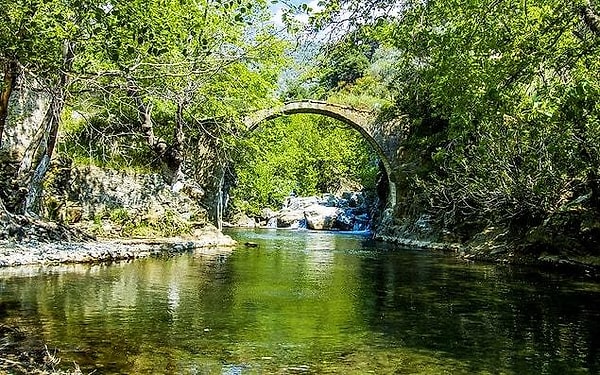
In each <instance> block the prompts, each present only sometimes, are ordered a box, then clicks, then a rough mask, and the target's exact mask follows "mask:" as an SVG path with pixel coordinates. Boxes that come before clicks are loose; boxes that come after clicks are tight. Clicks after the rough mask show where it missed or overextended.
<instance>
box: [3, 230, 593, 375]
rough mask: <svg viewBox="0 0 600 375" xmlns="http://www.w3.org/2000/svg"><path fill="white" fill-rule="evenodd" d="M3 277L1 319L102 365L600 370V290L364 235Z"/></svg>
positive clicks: (286, 240)
mask: <svg viewBox="0 0 600 375" xmlns="http://www.w3.org/2000/svg"><path fill="white" fill-rule="evenodd" d="M230 234H231V235H232V236H234V237H235V238H236V239H238V240H239V242H240V243H244V242H252V243H256V244H257V245H258V246H257V247H251V248H250V247H244V246H240V247H239V248H237V249H236V250H234V251H233V252H231V253H222V252H221V253H219V252H216V253H200V252H199V253H195V254H186V255H182V256H178V257H175V258H171V259H146V260H140V261H135V262H130V263H127V262H124V263H118V264H114V265H110V266H108V265H92V266H89V265H74V266H61V267H58V268H35V269H31V268H30V269H25V268H22V269H3V270H0V306H1V307H2V309H1V310H0V313H1V314H0V323H3V324H9V325H13V326H19V327H23V328H25V329H26V330H28V331H31V332H37V334H38V335H39V336H40V339H41V340H43V341H44V342H47V343H48V344H49V346H50V347H56V348H58V349H59V350H60V355H61V356H62V357H63V362H64V363H70V361H73V360H74V361H77V362H78V363H79V364H80V365H81V366H82V368H83V369H84V370H89V371H91V370H94V369H96V370H98V371H99V372H100V373H106V374H110V373H146V374H150V373H172V374H179V373H209V374H212V373H215V374H239V373H242V374H253V373H324V372H327V373H365V372H368V371H372V372H375V373H411V374H433V373H435V374H437V373H452V374H471V373H480V374H525V373H535V374H538V373H542V374H544V373H545V374H555V373H561V374H562V373H564V374H570V373H573V374H579V373H583V374H585V373H598V372H599V370H600V365H599V354H600V353H599V349H598V340H599V337H600V286H599V285H598V284H594V283H588V282H586V281H585V280H579V279H574V278H568V277H566V276H560V275H556V274H547V273H543V272H538V271H536V270H531V269H523V268H508V267H503V266H490V265H476V264H467V263H463V262H461V261H458V260H457V259H455V258H453V257H449V256H446V255H444V254H434V253H429V252H424V251H415V250H407V249H399V248H395V247H393V246H389V245H385V244H380V243H375V242H373V241H371V240H369V239H368V237H365V236H360V235H357V234H351V233H325V232H311V231H279V230H244V231H241V230H235V231H231V233H230Z"/></svg>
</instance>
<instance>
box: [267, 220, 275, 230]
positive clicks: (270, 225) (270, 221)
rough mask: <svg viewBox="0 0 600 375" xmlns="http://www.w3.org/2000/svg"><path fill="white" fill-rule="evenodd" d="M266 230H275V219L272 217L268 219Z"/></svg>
mask: <svg viewBox="0 0 600 375" xmlns="http://www.w3.org/2000/svg"><path fill="white" fill-rule="evenodd" d="M267 228H277V218H276V217H272V218H270V219H269V221H268V222H267Z"/></svg>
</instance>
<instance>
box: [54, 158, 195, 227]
mask: <svg viewBox="0 0 600 375" xmlns="http://www.w3.org/2000/svg"><path fill="white" fill-rule="evenodd" d="M203 195H204V191H203V190H202V189H201V188H199V187H193V186H187V185H183V184H180V183H178V184H176V185H175V186H174V187H171V186H170V185H168V184H166V183H165V182H164V180H163V179H162V177H161V175H160V174H158V173H139V172H132V171H118V170H110V169H101V168H98V167H95V166H85V167H81V166H79V167H71V166H70V165H69V164H68V163H64V162H63V163H54V165H53V168H52V171H51V173H50V175H49V177H48V180H47V182H46V188H45V192H44V202H45V211H46V214H47V216H49V217H50V218H52V219H58V220H59V221H65V222H68V223H71V224H72V223H78V222H83V221H96V222H98V221H99V220H102V219H110V218H111V215H113V213H115V212H120V213H121V215H125V216H126V218H130V219H131V220H139V221H143V220H146V221H153V220H154V221H157V220H160V218H161V217H163V216H164V215H167V214H169V215H174V216H176V218H177V220H180V221H183V222H189V223H195V224H200V225H201V224H205V223H206V222H207V211H206V209H205V208H204V207H202V205H201V204H200V203H199V202H200V200H201V198H202V196H203Z"/></svg>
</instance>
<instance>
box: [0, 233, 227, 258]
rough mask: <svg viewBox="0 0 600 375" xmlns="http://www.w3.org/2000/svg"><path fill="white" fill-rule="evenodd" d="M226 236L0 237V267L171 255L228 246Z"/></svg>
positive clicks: (218, 234) (212, 234)
mask: <svg viewBox="0 0 600 375" xmlns="http://www.w3.org/2000/svg"><path fill="white" fill-rule="evenodd" d="M235 245H236V242H235V241H234V240H233V239H232V238H231V237H229V236H226V235H224V234H222V233H219V232H213V231H209V232H207V233H205V234H203V235H201V236H199V237H196V238H193V239H184V238H166V239H110V240H99V241H94V242H51V243H46V242H39V241H35V240H31V241H27V242H16V241H10V240H0V267H14V266H23V265H32V264H40V265H48V264H59V263H96V262H110V261H117V260H129V259H139V258H147V257H150V256H158V255H173V254H177V253H183V252H186V251H192V250H194V249H200V248H210V247H232V246H235Z"/></svg>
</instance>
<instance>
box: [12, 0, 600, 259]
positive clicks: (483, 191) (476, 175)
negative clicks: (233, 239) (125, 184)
mask: <svg viewBox="0 0 600 375" xmlns="http://www.w3.org/2000/svg"><path fill="white" fill-rule="evenodd" d="M597 6H598V4H597V3H596V2H595V1H593V0H577V1H573V2H570V3H569V4H566V5H565V4H564V3H563V2H559V1H557V0H543V1H538V2H535V3H533V2H519V3H518V4H513V3H512V2H507V1H496V0H455V1H449V2H443V3H440V2H425V3H424V2H421V1H412V0H405V1H391V0H376V1H374V2H370V3H369V6H366V5H365V4H363V2H360V1H356V0H344V1H323V2H321V3H320V8H319V9H310V8H309V7H308V6H306V5H302V6H299V7H294V6H292V5H289V6H288V8H287V11H286V12H285V13H284V17H283V19H284V21H285V22H286V23H287V27H288V32H292V33H293V32H296V33H298V34H295V36H297V39H298V40H302V36H303V35H312V36H311V37H310V39H312V40H313V41H314V40H317V41H318V43H319V44H320V45H319V46H318V48H308V49H307V50H308V52H307V51H304V53H303V54H302V58H305V59H308V60H309V61H311V63H310V64H296V62H295V61H293V60H292V59H291V58H289V57H288V55H289V51H290V50H291V48H293V47H294V44H293V43H291V42H290V41H289V39H290V38H289V37H286V36H285V35H284V34H282V33H281V32H280V31H281V30H277V27H276V26H275V25H274V24H273V22H271V21H270V20H269V19H270V17H271V15H270V14H269V10H268V4H267V3H266V2H262V1H259V2H256V1H244V0H231V1H208V2H206V1H196V0H193V1H183V2H168V3H164V2H158V1H151V2H141V1H133V2H131V1H119V0H115V1H111V2H110V3H109V4H108V5H98V4H95V3H90V2H80V1H66V2H65V1H60V2H55V1H43V2H42V1H30V2H21V1H16V2H14V1H13V2H7V1H5V2H2V9H3V13H2V17H3V21H2V22H1V23H0V24H1V27H0V41H1V43H2V48H1V49H0V51H1V52H0V63H1V66H2V69H3V83H2V86H1V89H2V90H1V96H0V98H1V100H0V135H1V138H0V139H1V142H2V143H1V147H2V155H3V156H2V163H3V168H2V172H3V179H2V190H1V192H0V193H1V194H0V199H1V202H0V209H1V210H0V212H1V215H2V217H3V220H4V222H6V223H12V224H15V225H19V224H18V222H19V220H21V219H19V218H27V219H25V220H21V221H22V222H23V223H27V222H30V221H31V218H32V217H35V218H40V217H41V218H47V219H54V220H58V221H62V222H64V223H65V224H72V223H75V222H84V221H85V222H87V223H88V224H89V223H91V224H89V225H85V226H83V229H84V230H86V231H89V230H90V229H91V230H92V231H95V232H96V234H100V235H106V234H107V232H108V234H111V235H115V234H116V235H119V236H131V235H142V236H150V235H162V236H165V235H166V236H171V235H175V234H179V233H188V234H193V231H194V228H196V229H201V228H202V227H204V226H205V225H208V222H209V221H217V222H218V221H220V219H221V217H222V216H223V213H225V214H227V213H228V212H230V213H235V212H236V211H237V212H244V213H245V214H248V215H256V213H257V211H258V210H259V209H260V208H263V207H264V206H269V205H271V206H273V205H276V204H278V203H280V201H281V199H282V198H283V197H284V196H285V195H287V194H289V192H290V190H297V191H298V192H299V193H302V194H304V193H306V194H314V193H321V192H327V190H331V189H337V188H339V187H341V186H343V185H348V186H362V187H365V188H367V189H371V191H377V190H379V191H380V193H381V192H383V191H385V186H382V185H385V184H384V182H385V181H384V180H385V179H380V181H383V182H382V183H379V184H378V186H375V185H376V184H375V181H376V178H375V174H376V161H375V160H374V158H373V157H372V156H370V155H369V154H368V152H367V153H365V149H366V148H367V147H366V146H365V142H362V141H361V139H360V136H358V135H357V134H353V133H352V132H350V131H347V130H342V129H340V128H339V127H338V126H336V125H334V124H333V123H330V122H329V120H323V119H319V118H317V117H298V118H291V119H283V120H279V122H274V123H272V124H270V125H269V126H264V127H262V130H259V131H258V132H257V133H256V134H255V135H254V137H253V138H252V137H250V138H248V137H247V134H245V132H244V127H243V125H242V121H241V120H242V119H243V118H244V116H245V115H246V114H248V113H250V112H252V111H254V110H257V109H262V108H268V107H271V106H274V105H276V104H277V103H278V102H280V101H284V100H290V99H304V98H310V99H320V100H327V101H330V102H335V103H342V104H348V105H353V106H356V107H359V108H363V109H376V110H377V111H379V112H380V113H381V114H382V116H383V117H384V118H387V119H388V120H389V121H393V120H394V119H395V118H399V117H402V118H405V119H407V121H408V128H407V129H408V131H407V132H406V134H405V135H404V136H403V140H402V142H401V144H400V145H399V148H398V150H397V152H396V154H397V155H398V157H397V160H396V161H395V163H394V165H393V166H392V169H393V171H392V173H391V175H390V176H389V177H390V179H391V180H392V181H394V182H395V183H396V186H397V197H396V198H397V202H398V204H396V205H395V207H384V206H383V205H382V206H381V207H379V208H380V209H379V212H378V214H377V215H375V216H376V222H377V225H376V227H375V229H376V231H377V233H378V236H379V238H383V239H388V240H394V239H398V238H410V239H414V240H426V241H433V242H452V243H459V244H462V245H463V246H462V250H461V251H462V252H463V255H464V256H467V257H472V256H478V257H484V258H490V257H491V258H496V259H499V260H510V259H511V258H512V257H513V256H515V257H518V258H519V259H528V258H529V257H530V258H531V259H533V260H540V259H549V260H558V259H563V258H569V259H570V261H572V262H585V263H594V262H595V260H594V259H595V258H594V257H595V256H597V255H598V248H599V247H598V239H599V238H600V220H599V218H600V215H599V212H600V211H599V210H600V203H599V202H600V198H599V193H600V185H599V181H598V174H599V166H600V150H599V149H598V144H600V142H599V141H600V120H599V118H600V117H599V115H600V107H599V104H598V103H599V101H598V99H599V97H600V82H599V80H600V78H599V76H598V72H599V71H600V63H599V61H600V59H599V58H598V57H599V55H600V51H599V50H600V43H598V41H599V40H600V21H599V20H600V18H599V17H598V10H597ZM298 13H307V14H308V16H309V19H310V23H309V25H308V27H307V28H304V29H302V30H301V29H300V28H299V27H298V26H301V25H299V24H298V23H297V22H295V20H296V19H297V18H296V17H295V15H297V14H298ZM306 33H308V34H306ZM288 35H289V34H288ZM315 36H316V37H315ZM315 51H317V52H315ZM286 69H287V71H288V72H289V70H290V69H292V70H295V71H296V74H284V75H282V72H283V71H284V70H286ZM280 77H294V78H293V79H288V80H287V82H285V83H284V84H283V85H281V82H282V80H281V79H280ZM286 126H287V128H286ZM361 142H362V143H361ZM309 146H310V147H309ZM316 146H319V147H316ZM312 147H314V148H312ZM65 166H66V167H65ZM93 166H99V167H102V168H112V169H116V170H119V171H122V172H123V173H126V172H125V171H128V172H127V173H131V174H134V175H138V176H141V175H149V174H154V175H156V176H160V177H161V179H162V181H163V183H164V187H165V188H166V190H169V191H171V192H172V193H173V194H174V195H176V196H185V197H187V199H189V200H191V201H193V202H195V203H194V204H195V206H194V207H193V208H191V209H189V210H186V212H179V211H178V210H177V208H176V207H177V204H175V205H173V204H172V203H173V201H172V200H171V201H169V199H167V200H164V199H163V200H160V201H159V204H158V206H161V207H160V209H158V210H157V209H156V208H157V207H158V206H157V205H156V204H148V205H146V206H144V207H142V208H139V207H138V208H135V209H132V208H131V207H128V206H127V205H125V204H123V203H122V202H116V203H115V201H113V202H112V203H110V204H108V203H106V202H101V204H100V206H99V207H96V208H97V209H93V208H92V209H86V208H81V207H82V206H85V200H86V199H88V198H89V197H87V198H86V197H85V195H84V194H65V193H64V192H65V189H64V188H62V187H64V186H66V185H69V184H71V183H72V180H70V179H69V178H70V177H69V176H72V174H71V173H66V176H67V177H66V178H63V177H62V175H61V174H60V173H59V171H64V170H65V169H67V170H68V171H71V170H73V171H74V170H77V168H84V169H83V170H84V171H85V168H93ZM88 170H91V169H88ZM79 173H83V174H85V173H86V172H79ZM61 179H62V180H61ZM57 180H58V182H59V183H57ZM61 184H62V185H61ZM65 184H66V185H65ZM53 186H62V187H61V188H59V189H54V190H53ZM166 190H164V189H162V190H161V189H158V190H157V191H166ZM70 191H71V192H72V191H77V188H74V189H71V190H70ZM228 192H229V193H230V194H231V199H227V196H228ZM380 196H385V194H380ZM161 199H162V198H161ZM167 201H169V202H167ZM69 207H71V208H69ZM73 207H75V208H74V209H73ZM384 209H385V210H384ZM157 211H158V212H159V214H158V217H156V215H154V216H153V215H152V213H153V212H157ZM19 215H21V216H19ZM8 227H9V225H5V226H4V228H8ZM173 228H175V230H174V229H173ZM16 232H18V231H16ZM16 232H15V231H7V230H4V231H3V232H2V233H3V234H2V236H3V237H5V238H8V237H11V238H15V237H18V236H15V233H16Z"/></svg>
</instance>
